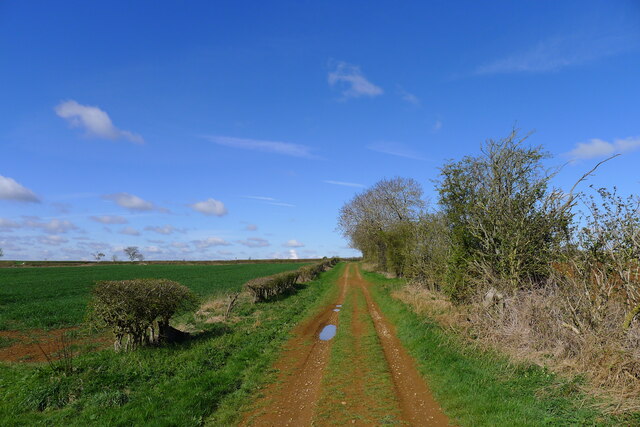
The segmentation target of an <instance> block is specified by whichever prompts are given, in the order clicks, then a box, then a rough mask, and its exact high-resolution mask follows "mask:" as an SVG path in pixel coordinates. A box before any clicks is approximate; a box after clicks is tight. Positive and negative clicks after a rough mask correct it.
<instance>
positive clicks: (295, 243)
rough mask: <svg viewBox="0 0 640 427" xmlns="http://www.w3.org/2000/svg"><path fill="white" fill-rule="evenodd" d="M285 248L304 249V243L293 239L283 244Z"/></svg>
mask: <svg viewBox="0 0 640 427" xmlns="http://www.w3.org/2000/svg"><path fill="white" fill-rule="evenodd" d="M282 246H284V247H285V248H302V247H303V246H304V243H302V242H299V241H297V240H296V239H291V240H288V241H286V242H285V243H283V244H282Z"/></svg>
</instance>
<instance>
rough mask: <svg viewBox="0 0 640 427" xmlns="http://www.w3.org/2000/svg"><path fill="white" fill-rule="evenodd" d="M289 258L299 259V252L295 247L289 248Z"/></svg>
mask: <svg viewBox="0 0 640 427" xmlns="http://www.w3.org/2000/svg"><path fill="white" fill-rule="evenodd" d="M289 259H298V253H297V252H296V250H295V249H289Z"/></svg>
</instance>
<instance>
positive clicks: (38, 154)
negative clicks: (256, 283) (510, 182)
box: [0, 1, 640, 259]
mask: <svg viewBox="0 0 640 427" xmlns="http://www.w3.org/2000/svg"><path fill="white" fill-rule="evenodd" d="M0 64H1V65H2V66H0V82H1V83H0V88H1V91H0V247H2V248H3V249H4V253H5V257H4V258H5V259H85V258H88V257H89V258H90V254H91V253H93V252H96V251H102V252H104V253H105V254H106V255H107V257H108V258H110V257H111V255H112V254H117V255H118V257H119V258H120V259H122V258H123V257H124V255H123V254H122V252H121V250H122V248H123V247H125V246H139V247H140V249H141V251H142V252H143V254H144V255H145V256H146V257H147V258H148V259H183V258H184V259H234V258H248V257H252V258H270V257H283V258H287V257H300V258H304V257H315V256H323V255H328V256H331V255H334V254H335V255H341V256H350V255H356V254H357V252H355V251H353V250H351V249H349V248H347V246H346V242H345V241H344V240H343V239H342V237H341V236H340V235H339V233H337V232H336V231H335V227H336V216H337V213H338V209H339V208H340V206H342V204H343V203H344V202H345V201H347V200H349V199H350V198H351V197H353V195H354V194H355V193H357V192H358V191H361V190H362V189H363V188H366V187H367V186H370V185H372V184H374V183H375V182H376V181H378V180H379V179H382V178H384V177H393V176H406V177H412V178H415V179H417V180H418V181H419V182H421V183H422V184H423V186H424V188H425V193H426V195H427V196H428V197H430V198H431V199H432V200H435V193H434V191H433V183H432V180H433V179H435V178H437V176H438V167H439V166H440V165H442V163H443V162H444V161H445V160H446V159H451V158H459V157H461V156H463V155H467V154H471V155H473V154H477V153H478V149H479V146H480V144H481V142H482V141H484V140H485V139H487V138H500V137H502V136H505V135H506V134H508V132H509V131H510V129H511V127H512V126H513V125H514V124H515V123H517V126H518V127H520V128H522V129H523V131H530V130H535V133H534V135H533V136H532V137H531V139H530V141H531V143H532V144H535V145H543V146H545V147H546V149H547V150H549V151H550V152H551V153H553V154H554V156H555V158H554V159H553V160H552V161H550V163H549V165H550V166H553V165H562V164H564V163H567V162H570V163H569V164H568V165H567V166H565V167H564V168H563V169H562V171H561V173H560V174H559V175H558V176H557V179H556V182H555V184H556V185H558V186H562V187H570V186H571V184H572V183H573V182H574V181H575V180H576V179H577V178H579V177H580V176H581V175H582V174H583V173H584V172H585V171H587V170H588V169H590V168H591V167H592V166H593V165H594V164H595V163H597V162H598V161H600V160H602V159H603V158H605V157H606V156H607V155H609V154H611V153H615V152H621V153H623V155H622V156H621V157H619V158H617V159H615V160H614V161H612V162H609V163H608V164H606V165H605V166H604V167H602V168H601V169H600V170H599V171H598V173H597V174H596V176H594V177H592V178H591V179H590V183H592V184H594V185H597V186H612V185H617V186H618V187H619V188H620V190H621V192H623V193H624V194H628V193H635V194H638V193H639V191H638V190H639V186H640V182H639V181H640V176H639V174H638V167H637V165H638V164H640V120H639V118H640V103H639V102H638V99H639V98H640V97H639V95H640V84H639V83H640V82H639V77H638V76H639V75H640V3H638V2H637V1H597V2H592V1H563V2H554V1H518V2H513V1H505V2H500V1H492V2H477V1H461V2H444V1H437V2H436V1H433V2H365V1H363V2H344V1H341V2H332V1H323V2H318V1H316V2H307V1H296V2H293V1H291V2H276V1H274V2H257V1H255V2H238V1H229V2H223V1H216V2H205V1H203V2H198V1H189V2H178V1H164V2H151V1H148V2H143V1H140V2H130V1H129V2H125V1H109V2H86V1H77V2H74V1H63V2H50V1H40V2H38V1H2V2H0Z"/></svg>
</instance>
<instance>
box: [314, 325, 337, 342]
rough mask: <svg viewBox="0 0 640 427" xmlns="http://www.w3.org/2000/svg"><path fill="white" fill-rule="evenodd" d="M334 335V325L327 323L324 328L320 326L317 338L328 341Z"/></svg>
mask: <svg viewBox="0 0 640 427" xmlns="http://www.w3.org/2000/svg"><path fill="white" fill-rule="evenodd" d="M335 336H336V325H327V326H325V327H324V328H322V331H321V332H320V335H319V336H318V338H320V339H321V340H322V341H329V340H330V339H331V338H333V337H335Z"/></svg>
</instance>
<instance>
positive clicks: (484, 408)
mask: <svg viewBox="0 0 640 427" xmlns="http://www.w3.org/2000/svg"><path fill="white" fill-rule="evenodd" d="M363 275H364V276H365V278H366V279H367V280H369V281H370V282H372V283H374V284H375V286H373V287H372V288H371V292H372V295H373V296H374V298H375V300H376V302H377V303H378V305H379V306H380V309H381V310H382V311H383V312H384V314H385V316H387V318H388V319H389V320H390V321H391V323H393V324H395V325H396V328H397V334H398V337H399V338H400V340H401V341H402V343H403V344H404V345H405V347H406V348H407V350H408V351H409V352H410V354H411V355H412V356H413V357H414V358H415V359H416V361H417V364H418V369H419V370H420V372H421V373H422V375H423V376H424V377H425V378H426V379H427V381H428V384H429V387H430V388H431V390H432V391H433V393H434V396H435V398H436V399H437V400H438V402H439V403H440V404H441V406H442V407H443V409H444V410H445V412H446V413H447V415H448V416H449V417H450V418H451V419H452V421H453V422H455V423H457V424H458V425H461V426H466V425H473V426H495V425H508V426H541V425H553V426H564V425H640V414H639V415H637V416H626V417H624V418H621V417H615V416H610V415H605V414H603V413H601V412H600V411H598V410H597V409H595V408H594V405H593V403H594V402H593V400H592V399H591V398H589V397H588V396H586V395H585V394H584V393H582V392H581V391H580V390H579V387H578V386H579V384H580V383H581V382H582V381H584V379H583V378H580V377H575V378H565V377H561V376H558V375H555V374H553V373H552V372H550V371H549V370H547V369H545V368H542V367H539V366H536V365H528V364H518V363H512V362H510V361H509V360H508V359H507V358H506V357H505V356H503V355H500V354H498V353H496V352H490V351H484V350H481V349H479V348H477V347H475V346H473V345H471V344H470V343H466V342H464V340H463V339H462V338H461V337H458V336H456V335H455V333H454V332H452V331H448V330H447V331H445V330H443V329H442V328H441V327H440V326H439V325H438V324H436V323H435V322H434V321H432V320H431V319H428V318H425V317H421V316H418V315H417V314H416V313H415V312H414V311H413V310H411V308H410V307H409V306H407V305H406V304H404V303H403V302H401V301H398V300H396V299H394V298H392V297H391V292H393V291H394V290H396V289H398V288H399V287H401V286H403V285H404V281H403V280H400V279H386V278H384V277H383V276H381V275H379V274H375V273H369V272H363Z"/></svg>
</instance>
